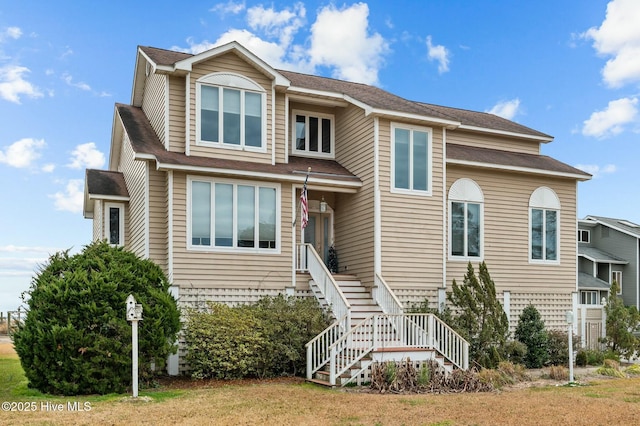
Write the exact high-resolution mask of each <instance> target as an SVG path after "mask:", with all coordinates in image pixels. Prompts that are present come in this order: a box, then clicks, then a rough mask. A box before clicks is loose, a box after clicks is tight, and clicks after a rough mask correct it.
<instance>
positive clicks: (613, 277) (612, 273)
mask: <svg viewBox="0 0 640 426" xmlns="http://www.w3.org/2000/svg"><path fill="white" fill-rule="evenodd" d="M616 275H619V276H620V279H619V280H618V279H617V278H616ZM613 281H617V282H618V293H616V294H617V295H618V296H620V295H622V271H611V284H612V285H613Z"/></svg>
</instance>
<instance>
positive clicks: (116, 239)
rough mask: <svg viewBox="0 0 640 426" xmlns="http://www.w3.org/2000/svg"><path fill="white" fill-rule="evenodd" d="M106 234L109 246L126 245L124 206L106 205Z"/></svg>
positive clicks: (117, 204)
mask: <svg viewBox="0 0 640 426" xmlns="http://www.w3.org/2000/svg"><path fill="white" fill-rule="evenodd" d="M104 233H105V238H106V240H107V241H108V242H109V244H111V245H113V246H123V245H124V204H121V203H105V205H104Z"/></svg>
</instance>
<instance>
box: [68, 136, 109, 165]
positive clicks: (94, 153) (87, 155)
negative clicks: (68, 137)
mask: <svg viewBox="0 0 640 426" xmlns="http://www.w3.org/2000/svg"><path fill="white" fill-rule="evenodd" d="M104 163H105V156H104V154H103V153H102V152H100V151H99V150H98V149H97V148H96V144H95V143H94V142H87V143H83V144H81V145H78V146H76V148H75V149H74V150H73V151H72V152H71V162H70V163H69V164H67V167H70V168H72V169H85V168H87V169H99V168H101V167H102V166H104Z"/></svg>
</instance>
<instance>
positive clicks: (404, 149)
mask: <svg viewBox="0 0 640 426" xmlns="http://www.w3.org/2000/svg"><path fill="white" fill-rule="evenodd" d="M409 150H410V147H409V130H406V129H395V164H394V166H395V176H394V178H395V180H394V186H395V187H396V188H399V189H410V186H409V184H410V182H409V167H410V165H409V156H410V153H409Z"/></svg>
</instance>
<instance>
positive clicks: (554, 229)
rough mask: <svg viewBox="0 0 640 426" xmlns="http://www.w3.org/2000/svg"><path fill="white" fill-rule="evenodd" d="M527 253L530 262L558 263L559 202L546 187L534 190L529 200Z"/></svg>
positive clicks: (553, 193)
mask: <svg viewBox="0 0 640 426" xmlns="http://www.w3.org/2000/svg"><path fill="white" fill-rule="evenodd" d="M529 208H530V212H529V222H530V227H529V241H530V245H529V253H530V259H531V261H532V262H546V263H557V262H558V261H559V247H558V243H559V234H560V232H559V227H560V201H559V200H558V196H557V195H556V193H555V192H553V190H551V189H550V188H547V187H540V188H538V189H536V190H535V191H534V192H533V194H532V195H531V198H530V199H529Z"/></svg>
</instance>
